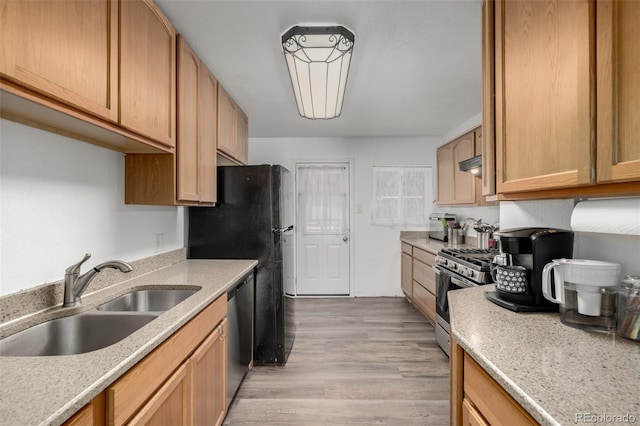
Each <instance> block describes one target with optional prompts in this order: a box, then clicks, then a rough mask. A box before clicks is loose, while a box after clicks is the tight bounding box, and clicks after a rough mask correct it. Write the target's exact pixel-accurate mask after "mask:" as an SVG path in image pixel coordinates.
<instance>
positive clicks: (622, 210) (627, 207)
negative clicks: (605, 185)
mask: <svg viewBox="0 0 640 426" xmlns="http://www.w3.org/2000/svg"><path fill="white" fill-rule="evenodd" d="M571 229H572V230H573V231H574V232H599V233H603V234H625V235H640V198H635V197H634V198H615V199H613V198H612V199H602V200H587V201H581V202H579V203H578V204H577V205H576V206H575V207H574V209H573V213H572V214H571Z"/></svg>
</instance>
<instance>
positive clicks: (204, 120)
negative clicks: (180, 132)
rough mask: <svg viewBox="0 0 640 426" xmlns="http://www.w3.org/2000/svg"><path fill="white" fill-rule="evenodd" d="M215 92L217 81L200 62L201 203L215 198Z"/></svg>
mask: <svg viewBox="0 0 640 426" xmlns="http://www.w3.org/2000/svg"><path fill="white" fill-rule="evenodd" d="M217 94H218V81H217V80H216V79H215V77H214V76H213V75H212V74H211V72H209V70H208V69H207V68H206V67H205V66H204V64H202V63H201V69H200V110H199V111H198V117H199V121H198V135H199V144H198V147H199V153H200V155H199V156H198V183H199V185H198V191H199V194H200V199H199V201H200V202H201V203H215V202H216V200H217V197H216V193H217V168H216V166H217V157H216V147H217V143H216V141H217V132H216V129H217V126H218V123H217V119H218V112H217Z"/></svg>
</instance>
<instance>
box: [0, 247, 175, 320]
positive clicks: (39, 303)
mask: <svg viewBox="0 0 640 426" xmlns="http://www.w3.org/2000/svg"><path fill="white" fill-rule="evenodd" d="M185 259H186V249H179V250H174V251H171V252H168V253H162V254H159V255H156V256H151V257H147V258H144V259H140V260H134V261H130V262H129V263H130V264H131V266H133V271H131V272H130V273H128V274H123V273H121V272H119V271H116V270H114V269H104V270H103V271H102V272H100V273H99V274H98V275H96V277H95V278H94V279H93V281H91V283H90V284H89V286H88V287H87V289H86V290H85V293H84V294H85V295H88V294H91V293H94V292H96V291H99V290H102V289H104V288H107V287H110V286H112V285H114V284H119V283H121V282H124V281H128V280H131V279H133V278H136V277H139V276H141V275H145V274H148V273H149V272H152V271H155V270H157V269H160V268H164V267H166V266H170V265H173V264H175V263H178V262H182V261H183V260H185ZM63 290H64V281H63V280H61V281H55V282H52V283H47V284H43V285H40V286H37V287H34V288H30V289H28V290H24V291H20V292H17V293H13V294H10V295H7V296H3V297H0V324H2V323H5V322H7V321H11V320H13V319H15V318H19V317H22V316H24V315H29V314H31V313H34V312H38V311H41V310H43V309H48V308H51V307H53V306H57V305H60V304H62V295H63Z"/></svg>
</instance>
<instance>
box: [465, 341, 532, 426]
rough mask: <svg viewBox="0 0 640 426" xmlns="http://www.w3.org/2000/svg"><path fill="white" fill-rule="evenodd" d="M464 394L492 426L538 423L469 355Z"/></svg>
mask: <svg viewBox="0 0 640 426" xmlns="http://www.w3.org/2000/svg"><path fill="white" fill-rule="evenodd" d="M464 394H465V399H466V398H467V397H468V398H469V399H470V400H471V401H472V402H473V405H475V406H476V407H477V409H478V411H479V412H480V414H482V417H484V418H485V419H486V420H487V422H488V423H489V424H491V425H537V424H538V423H537V422H536V421H535V420H534V419H533V418H532V417H531V416H530V415H529V413H527V412H526V411H525V410H524V408H522V407H521V406H520V404H518V402H517V401H516V400H515V399H513V398H512V397H511V396H510V395H509V394H507V392H506V391H505V390H504V389H502V387H501V386H500V385H499V384H498V383H497V382H496V381H495V380H493V379H492V378H491V377H490V376H489V374H487V372H486V371H484V369H483V368H482V367H480V366H479V365H478V363H476V362H475V361H474V360H473V358H471V357H470V356H469V355H468V354H466V353H465V354H464Z"/></svg>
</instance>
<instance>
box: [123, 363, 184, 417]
mask: <svg viewBox="0 0 640 426" xmlns="http://www.w3.org/2000/svg"><path fill="white" fill-rule="evenodd" d="M189 392H190V386H189V376H188V375H187V363H184V364H182V365H181V366H180V367H179V368H178V370H177V371H176V372H175V373H174V374H173V375H172V376H171V377H170V378H169V379H168V380H167V382H166V383H165V384H164V385H162V387H161V388H160V389H158V391H157V392H156V393H155V394H154V395H153V396H152V397H151V399H150V400H149V401H148V402H147V403H146V404H145V405H143V406H142V408H141V409H140V411H138V413H137V414H136V415H135V416H134V417H133V418H132V419H131V421H130V422H129V423H127V425H129V426H143V425H144V426H178V425H182V426H186V425H188V424H189V417H190V416H189V414H190V413H189V409H190V403H189V402H190V401H189V398H190V394H189Z"/></svg>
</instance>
